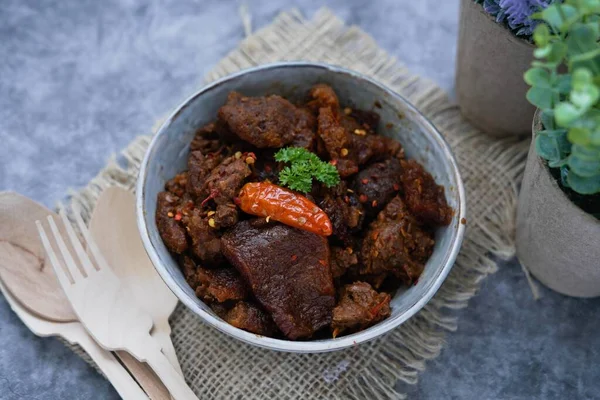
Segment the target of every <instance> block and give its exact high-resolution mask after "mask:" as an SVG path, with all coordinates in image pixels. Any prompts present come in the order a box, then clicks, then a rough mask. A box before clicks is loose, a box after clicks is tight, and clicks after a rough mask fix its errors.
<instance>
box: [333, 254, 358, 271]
mask: <svg viewBox="0 0 600 400" xmlns="http://www.w3.org/2000/svg"><path fill="white" fill-rule="evenodd" d="M357 264H358V257H357V256H356V252H354V250H353V249H352V247H346V248H345V249H344V248H341V247H332V248H331V275H332V276H333V277H334V278H339V277H340V276H342V275H344V274H345V273H346V272H347V271H348V270H349V269H350V268H351V267H353V266H355V265H357Z"/></svg>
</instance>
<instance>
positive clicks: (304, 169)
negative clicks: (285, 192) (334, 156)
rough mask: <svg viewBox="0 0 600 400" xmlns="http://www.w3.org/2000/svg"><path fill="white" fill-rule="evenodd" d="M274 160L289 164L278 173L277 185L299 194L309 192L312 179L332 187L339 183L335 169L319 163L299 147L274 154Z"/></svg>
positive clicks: (314, 155)
mask: <svg viewBox="0 0 600 400" xmlns="http://www.w3.org/2000/svg"><path fill="white" fill-rule="evenodd" d="M275 160H276V161H279V162H289V163H291V165H290V166H286V167H285V168H284V169H283V170H282V171H281V172H280V173H279V183H280V184H282V185H284V186H287V187H289V188H290V189H292V190H297V191H299V192H305V193H306V192H310V191H311V189H312V183H313V179H316V180H318V181H319V182H322V183H323V184H325V186H327V187H332V186H335V185H337V184H338V183H339V182H340V175H339V173H338V171H337V168H336V167H335V166H334V165H331V164H330V163H327V162H324V161H321V160H320V159H319V157H318V156H317V155H316V154H314V153H311V152H310V151H308V150H306V149H303V148H300V147H286V148H283V149H280V150H279V151H277V153H275Z"/></svg>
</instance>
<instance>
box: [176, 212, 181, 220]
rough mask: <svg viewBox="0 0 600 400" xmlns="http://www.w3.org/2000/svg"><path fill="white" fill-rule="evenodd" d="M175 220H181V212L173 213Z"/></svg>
mask: <svg viewBox="0 0 600 400" xmlns="http://www.w3.org/2000/svg"><path fill="white" fill-rule="evenodd" d="M175 221H181V214H180V213H177V214H175Z"/></svg>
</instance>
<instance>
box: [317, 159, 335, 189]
mask: <svg viewBox="0 0 600 400" xmlns="http://www.w3.org/2000/svg"><path fill="white" fill-rule="evenodd" d="M314 176H315V179H316V180H318V181H319V182H321V183H324V184H325V185H326V186H327V187H332V186H335V185H337V184H338V183H340V174H339V173H338V170H337V168H336V167H335V166H334V165H331V164H329V163H325V164H324V165H322V166H321V168H318V169H317V170H316V171H315V172H314Z"/></svg>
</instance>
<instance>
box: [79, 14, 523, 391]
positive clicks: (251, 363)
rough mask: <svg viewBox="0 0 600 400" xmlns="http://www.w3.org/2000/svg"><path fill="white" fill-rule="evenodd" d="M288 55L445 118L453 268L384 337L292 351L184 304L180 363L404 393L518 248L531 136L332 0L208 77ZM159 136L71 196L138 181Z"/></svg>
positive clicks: (236, 387) (243, 385)
mask: <svg viewBox="0 0 600 400" xmlns="http://www.w3.org/2000/svg"><path fill="white" fill-rule="evenodd" d="M281 60H312V61H322V62H327V63H331V64H337V65H341V66H344V67H347V68H350V69H354V70H357V71H359V72H362V73H364V74H366V75H369V76H372V77H373V78H375V79H376V80H378V81H380V82H382V83H384V84H385V85H388V86H389V87H391V88H392V89H394V90H395V91H397V92H398V93H400V94H402V95H403V96H405V97H406V98H408V99H409V100H410V101H411V102H412V103H413V104H414V105H416V106H417V108H419V109H420V110H421V111H422V112H423V113H424V114H425V116H427V117H428V118H429V119H430V120H431V121H432V122H433V123H434V124H435V125H436V126H437V128H438V129H439V130H440V131H441V132H442V133H443V134H444V136H445V137H446V139H447V140H448V142H449V143H450V145H451V147H452V149H453V150H454V154H455V155H456V158H457V161H458V163H459V165H460V169H461V172H462V176H463V179H464V183H465V186H466V192H467V199H468V224H467V227H468V228H467V232H466V236H465V240H464V244H463V247H462V250H461V252H460V254H459V256H458V258H457V261H456V264H455V266H454V268H453V270H452V272H451V273H450V275H449V276H448V278H447V279H446V281H445V282H444V284H443V286H442V287H441V288H440V290H439V291H438V293H437V294H436V296H435V297H434V298H433V299H432V300H431V301H430V302H429V303H428V304H427V305H426V306H425V307H424V308H423V310H422V311H421V312H419V313H418V314H417V315H415V316H414V317H412V318H411V319H410V320H408V321H407V322H405V323H404V324H403V325H402V326H400V327H398V328H397V329H395V330H394V331H393V332H391V333H389V334H387V335H386V336H385V337H382V338H380V339H379V340H376V341H373V342H370V343H365V344H361V345H360V346H357V347H356V348H352V349H348V350H344V351H339V352H335V353H328V354H288V353H278V352H273V351H268V350H263V349H259V348H256V347H252V346H249V345H246V344H243V343H241V342H239V341H237V340H234V339H231V338H230V337H228V336H226V335H225V334H222V333H220V332H218V331H217V330H215V329H212V328H210V327H208V326H204V325H203V324H202V322H201V321H200V319H199V318H198V317H196V316H195V315H194V314H192V313H191V312H190V311H188V310H187V309H186V308H185V307H183V306H181V305H179V307H178V308H177V310H176V311H175V313H174V315H173V317H172V327H173V341H174V344H175V349H176V351H177V354H178V356H179V360H180V362H181V367H182V369H183V371H184V373H185V377H186V380H187V381H188V383H189V384H190V386H191V387H192V389H193V390H194V391H195V392H196V393H197V394H198V396H199V397H200V398H202V399H299V398H301V399H384V398H386V399H387V398H401V397H402V395H401V394H400V393H398V392H396V391H395V390H394V385H395V383H396V382H397V381H398V380H403V381H405V382H408V383H415V382H416V381H417V375H418V372H419V371H422V370H423V369H424V368H425V361H427V360H430V359H432V358H434V357H436V356H437V355H438V353H439V352H440V349H441V348H442V345H443V343H444V335H445V331H452V330H455V329H456V319H455V317H454V316H452V311H451V309H457V308H461V307H466V305H467V302H468V300H469V299H470V298H471V297H472V296H473V295H474V294H475V293H476V291H477V289H478V288H479V285H480V282H481V281H482V280H483V279H484V278H485V277H486V276H487V275H488V274H490V273H493V272H495V271H496V264H495V263H494V261H493V260H492V259H491V258H490V257H492V256H493V255H496V256H501V257H509V256H512V255H513V254H514V251H515V249H514V239H513V231H514V212H515V205H516V195H517V190H516V182H518V181H519V180H520V176H521V174H522V171H523V166H524V159H525V157H526V152H527V143H526V142H518V141H515V140H512V139H508V140H497V139H493V138H489V137H487V136H484V135H482V134H480V133H479V132H477V131H476V130H475V129H474V128H473V127H471V126H470V125H469V124H468V123H467V122H465V121H464V120H463V119H462V118H461V116H460V114H459V110H458V108H457V107H456V106H455V105H454V104H452V103H451V102H450V101H449V100H448V98H447V97H446V95H445V94H444V93H443V91H442V90H441V89H440V88H438V87H437V86H436V85H435V84H433V83H432V82H430V81H427V80H425V79H422V78H420V77H418V76H415V75H412V74H411V73H410V72H409V71H407V70H406V69H405V68H404V66H403V65H401V64H399V63H398V62H397V61H396V60H395V59H393V58H392V57H390V56H389V55H387V54H386V53H385V51H383V50H382V49H380V48H379V47H378V46H377V44H376V43H375V42H374V41H373V39H371V38H370V37H369V36H368V35H366V34H365V33H364V32H362V31H361V30H360V29H358V28H357V27H347V26H345V25H344V23H343V22H342V21H341V20H340V19H338V18H337V17H335V16H334V15H333V14H332V13H331V12H330V11H329V10H326V9H322V10H320V11H319V12H318V13H317V14H316V15H315V17H314V18H313V20H312V21H307V20H305V19H304V18H303V16H302V15H300V14H299V13H298V12H297V11H291V12H288V13H283V14H281V15H279V16H278V17H277V18H276V19H275V21H274V22H273V23H272V24H271V25H269V26H268V27H266V28H264V29H262V30H260V31H258V32H256V33H255V34H253V35H251V36H249V37H248V38H247V39H245V40H244V41H243V42H242V43H241V44H240V46H239V48H237V49H236V50H234V51H233V52H232V53H230V54H229V55H228V56H227V57H226V58H225V59H223V60H222V61H221V62H220V63H219V64H218V65H217V66H216V67H215V68H214V69H213V71H212V72H211V73H209V74H208V76H207V81H212V80H215V79H217V78H220V77H222V76H225V75H227V74H230V73H232V72H235V71H238V70H240V69H242V68H247V67H251V66H255V65H258V64H262V63H268V62H274V61H281ZM441 67H442V66H441ZM190 89H191V90H193V89H197V88H190ZM191 90H190V91H191ZM149 140H150V136H141V137H138V138H137V139H136V140H135V141H134V142H133V143H132V144H131V145H130V146H129V147H128V148H127V149H125V150H124V152H123V153H122V157H124V158H125V160H126V164H127V165H126V166H125V167H122V165H123V163H122V162H118V160H113V161H112V162H110V163H109V165H108V166H107V167H106V168H105V169H104V170H103V171H102V172H101V173H100V174H99V175H98V176H97V177H96V178H94V179H93V180H92V181H91V182H90V184H89V185H88V187H87V188H85V189H84V190H82V191H81V192H79V193H76V194H74V195H73V198H72V201H76V202H78V203H81V205H82V206H83V207H84V208H85V213H86V214H88V215H87V216H88V217H89V213H90V212H91V210H92V209H93V207H94V204H95V202H96V198H97V196H98V194H99V193H100V192H101V191H102V190H103V189H104V188H106V187H108V186H111V185H117V186H122V187H125V188H127V189H129V190H133V188H134V184H135V181H136V177H137V173H138V167H139V164H140V161H141V158H142V157H143V154H144V152H145V149H146V147H147V145H148V142H149ZM79 354H81V353H79Z"/></svg>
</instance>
